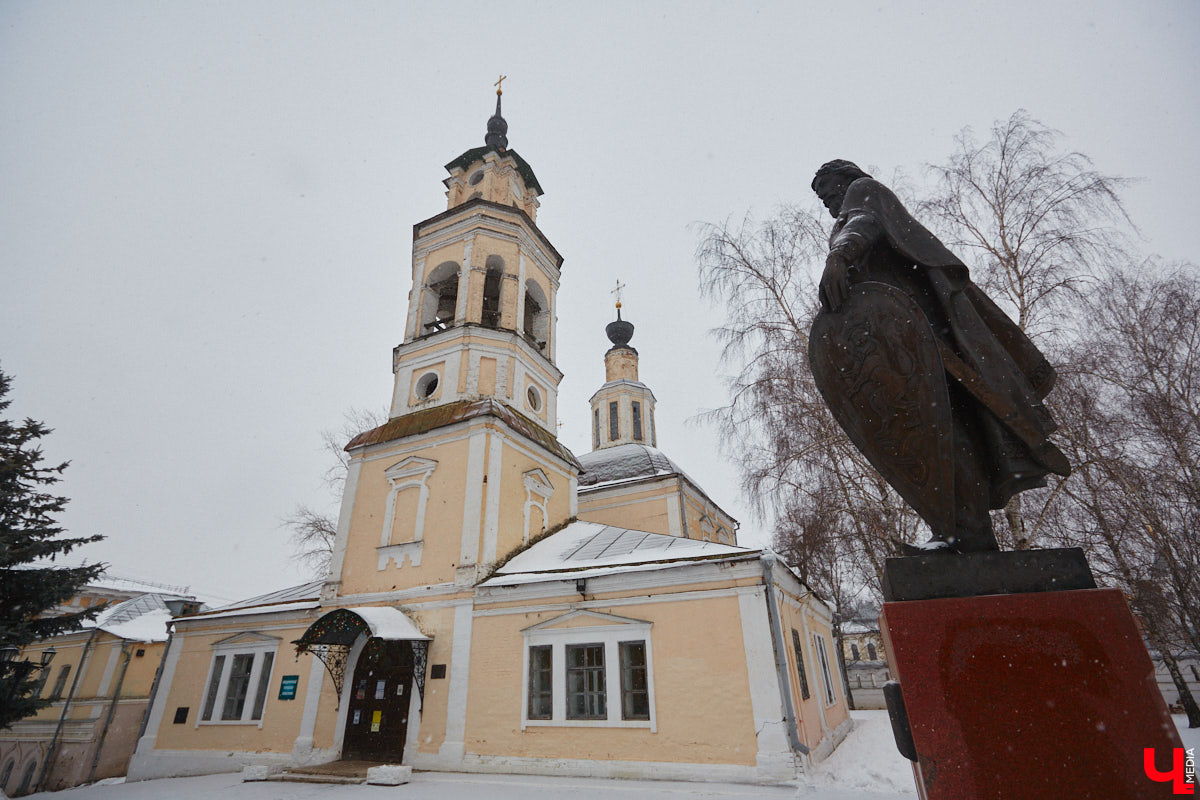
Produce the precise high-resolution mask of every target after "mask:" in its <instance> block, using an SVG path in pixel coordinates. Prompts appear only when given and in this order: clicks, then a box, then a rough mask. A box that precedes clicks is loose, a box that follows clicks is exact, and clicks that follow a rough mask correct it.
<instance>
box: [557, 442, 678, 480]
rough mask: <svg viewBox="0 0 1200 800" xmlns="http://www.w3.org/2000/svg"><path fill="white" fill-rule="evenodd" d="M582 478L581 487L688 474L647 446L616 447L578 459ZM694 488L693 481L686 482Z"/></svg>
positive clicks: (580, 477) (661, 452)
mask: <svg viewBox="0 0 1200 800" xmlns="http://www.w3.org/2000/svg"><path fill="white" fill-rule="evenodd" d="M578 458H579V463H580V465H582V467H583V470H584V472H583V474H581V475H580V476H579V485H580V487H584V486H599V485H602V484H608V483H615V482H617V481H625V480H631V479H634V478H653V477H656V476H660V475H683V476H684V477H685V478H687V474H686V473H685V472H684V471H683V469H682V468H680V466H679V465H678V464H676V463H675V462H674V461H672V460H671V459H669V458H667V454H666V453H664V452H663V451H661V450H659V449H658V448H656V447H651V446H650V445H647V444H619V445H617V446H616V447H606V448H604V449H603V450H593V451H592V452H590V453H584V454H582V455H580V456H578ZM688 481H690V482H691V483H692V484H693V485H695V483H696V482H695V481H693V480H692V479H691V478H688Z"/></svg>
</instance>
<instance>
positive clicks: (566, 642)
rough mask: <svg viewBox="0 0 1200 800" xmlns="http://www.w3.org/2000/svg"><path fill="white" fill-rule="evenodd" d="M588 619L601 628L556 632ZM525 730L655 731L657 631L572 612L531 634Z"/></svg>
mask: <svg viewBox="0 0 1200 800" xmlns="http://www.w3.org/2000/svg"><path fill="white" fill-rule="evenodd" d="M581 616H582V617H584V618H585V620H586V621H587V622H592V623H594V624H590V625H585V626H583V627H568V628H562V627H556V626H557V625H559V624H560V623H563V622H565V621H567V620H569V619H576V618H578V617H581ZM522 633H523V634H524V636H525V681H524V688H525V696H524V698H523V704H522V705H523V713H522V720H521V727H522V728H524V727H529V726H539V725H557V726H564V727H567V726H579V727H625V728H650V729H651V730H656V721H655V715H654V676H653V658H652V654H651V647H650V623H649V622H645V621H643V620H635V619H629V618H626V617H618V616H614V615H612V614H602V613H599V612H595V611H573V612H569V613H567V614H564V615H562V616H560V617H556V618H554V619H552V620H547V621H546V622H543V623H540V624H538V625H534V626H532V627H531V628H526V629H525V630H524V631H523V632H522Z"/></svg>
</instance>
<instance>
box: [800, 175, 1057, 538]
mask: <svg viewBox="0 0 1200 800" xmlns="http://www.w3.org/2000/svg"><path fill="white" fill-rule="evenodd" d="M812 188H813V190H814V191H815V192H816V193H817V195H818V196H819V197H820V198H821V200H822V201H823V202H824V204H825V207H826V208H828V209H829V213H830V214H832V215H833V216H834V217H835V218H836V220H837V221H836V222H835V223H834V226H833V231H832V233H831V235H830V239H829V255H828V257H827V259H826V262H825V272H824V274H823V275H822V276H821V287H820V295H821V304H822V307H823V310H822V312H821V314H820V315H819V316H818V323H817V324H815V325H814V332H815V331H816V330H817V328H818V325H820V324H821V316H825V317H826V318H827V319H829V320H837V319H839V315H844V316H845V317H846V318H849V317H850V316H852V314H851V312H852V311H857V312H858V313H859V315H860V317H861V316H862V315H864V314H865V315H867V316H868V321H867V322H866V323H862V324H859V325H858V328H857V329H856V330H858V331H859V333H858V334H856V335H858V336H859V338H860V339H861V338H863V337H867V338H869V337H870V336H871V335H878V334H872V333H870V332H871V331H877V330H882V329H884V328H885V327H886V326H885V325H882V324H881V325H872V324H870V320H869V315H870V314H872V313H876V312H874V311H872V309H873V308H874V307H873V306H872V305H871V300H870V298H871V294H870V293H871V287H876V288H877V289H878V293H879V294H881V295H882V294H891V295H892V296H895V293H894V292H892V291H891V290H889V289H887V288H885V287H879V286H878V284H886V285H887V286H889V287H892V288H893V289H898V290H899V291H900V292H902V293H903V295H906V296H907V297H908V298H909V299H910V300H911V301H912V303H911V304H910V307H911V305H914V304H915V307H916V308H918V309H919V310H920V311H919V313H917V312H914V314H913V316H920V317H923V318H924V321H925V322H927V323H928V331H929V332H930V333H927V334H923V335H924V336H925V337H926V338H925V339H920V340H913V341H914V342H918V341H919V342H922V344H919V347H920V348H922V349H924V350H926V351H928V352H929V353H930V354H934V355H930V357H929V359H926V360H925V361H923V362H922V363H924V364H927V365H928V364H932V365H934V366H933V367H932V368H929V369H927V371H928V372H930V373H937V374H930V375H927V376H925V377H926V378H927V379H928V380H929V381H935V382H944V388H940V387H941V385H942V384H940V383H939V391H941V392H942V393H943V395H942V396H945V395H947V394H948V399H949V412H950V413H949V415H948V417H947V422H948V425H947V429H944V430H929V431H925V432H923V435H925V436H927V437H946V436H949V437H950V440H951V441H950V442H949V446H948V448H947V449H945V450H943V452H944V453H947V454H949V458H950V459H951V460H952V461H953V470H952V471H953V489H952V492H949V491H943V492H942V494H952V497H948V496H943V497H938V496H936V495H937V494H938V491H939V490H938V489H937V487H931V486H926V487H924V488H922V487H920V486H918V487H917V489H915V490H914V489H913V488H912V487H908V492H907V493H906V492H905V491H901V495H902V496H904V497H905V499H906V500H908V501H909V502H910V503H911V504H912V505H913V506H914V507H915V508H916V509H917V510H918V512H919V513H921V515H922V517H923V518H924V519H925V520H926V521H927V522H929V524H930V527H931V528H932V529H933V540H932V542H931V545H932V548H933V549H947V550H950V551H953V552H969V551H978V550H995V549H996V538H995V535H994V533H993V532H992V525H991V519H990V515H989V513H988V510H989V509H993V508H1002V507H1004V506H1005V505H1006V504H1007V503H1008V501H1009V499H1010V498H1011V497H1012V496H1013V495H1014V494H1016V493H1018V492H1022V491H1025V490H1027V489H1032V488H1035V487H1039V486H1045V485H1046V484H1045V477H1046V475H1047V473H1049V472H1054V473H1057V474H1059V475H1062V476H1066V475H1068V474H1069V473H1070V467H1069V465H1068V464H1067V461H1066V458H1065V457H1064V456H1063V454H1062V453H1061V452H1060V451H1059V450H1058V449H1057V448H1056V447H1055V446H1054V445H1053V444H1051V443H1050V442H1049V440H1048V437H1049V435H1050V434H1051V433H1052V432H1053V431H1054V429H1055V427H1056V426H1055V424H1054V421H1053V420H1052V419H1051V418H1050V415H1049V414H1048V413H1047V411H1046V408H1045V406H1044V405H1043V404H1042V398H1044V397H1045V396H1046V395H1047V394H1048V393H1049V392H1050V390H1051V388H1052V387H1053V385H1054V380H1055V373H1054V369H1053V368H1052V367H1051V366H1050V364H1049V363H1048V362H1047V361H1046V359H1045V357H1044V356H1043V355H1042V354H1041V353H1040V352H1039V351H1038V349H1037V348H1036V347H1035V346H1034V344H1033V343H1032V342H1031V341H1030V340H1029V338H1028V337H1027V336H1026V335H1025V334H1024V332H1022V331H1021V329H1020V328H1018V327H1017V326H1016V324H1014V323H1013V322H1012V320H1010V319H1009V318H1008V317H1007V316H1006V315H1005V314H1004V312H1003V311H1001V310H1000V309H999V308H998V307H997V306H996V304H995V303H993V302H992V301H991V299H989V298H988V297H987V296H986V295H985V294H984V293H983V292H982V291H981V290H980V289H979V288H978V287H977V286H976V285H975V284H974V283H972V282H971V279H970V277H969V275H968V271H967V268H966V266H964V265H963V263H962V261H960V260H959V259H958V258H957V257H956V256H955V255H954V254H953V253H951V252H950V251H949V250H948V249H946V247H945V245H943V244H942V243H941V242H940V241H939V240H938V239H937V237H936V236H934V235H933V234H932V233H930V232H929V231H928V230H927V229H926V228H925V227H924V226H922V225H921V224H920V223H919V222H917V221H916V220H915V219H913V217H912V215H910V214H909V213H908V211H907V210H906V209H905V208H904V206H903V204H901V202H900V201H899V200H898V199H897V198H896V195H895V194H893V193H892V192H891V190H889V189H888V188H887V187H885V186H884V185H883V184H881V183H879V182H878V181H876V180H874V179H873V178H872V177H871V176H870V175H867V174H866V173H865V172H863V171H862V170H861V169H859V168H858V167H857V166H856V165H854V164H852V163H850V162H849V161H841V160H837V161H830V162H829V163H827V164H825V165H824V166H822V167H821V168H820V170H818V171H817V174H816V177H815V178H814V179H813V182H812ZM900 300H902V301H903V298H900ZM903 302H905V303H907V302H908V301H903ZM856 304H857V307H856ZM863 331H867V333H865V334H864V333H862V332H863ZM876 344H879V343H876ZM886 344H887V345H888V348H890V349H888V348H880V347H874V348H873V350H872V352H873V353H875V354H876V355H875V358H876V360H879V359H883V360H885V361H886V360H887V359H889V358H890V359H891V360H892V361H893V362H894V361H897V360H901V361H905V366H906V367H908V368H910V369H911V367H910V365H909V363H908V362H909V359H908V358H907V354H904V353H903V351H902V350H897V349H896V346H897V345H896V343H895V342H890V343H886ZM902 347H912V348H916V347H918V345H917V344H904V345H902ZM843 349H845V348H844V347H843ZM887 353H892V355H891V356H888V355H887ZM880 354H882V355H880ZM939 359H940V360H939ZM813 360H814V373H816V372H817V371H818V369H817V368H818V366H819V364H818V361H819V360H820V358H819V353H816V352H814V355H813ZM939 364H940V366H941V369H938V368H937V365H939ZM892 366H896V365H894V364H893V365H892ZM886 373H887V369H883V370H875V371H874V372H873V373H871V374H872V375H880V374H886ZM819 377H820V376H818V378H819ZM865 380H867V381H869V380H871V378H870V377H868V378H866V379H865ZM860 382H861V381H860ZM902 386H903V384H898V383H893V384H892V385H891V386H890V387H888V388H887V391H890V392H892V393H893V394H904V390H903V388H902ZM898 387H900V388H898ZM822 392H823V393H825V396H826V399H827V400H828V401H829V402H830V405H831V406H833V407H834V413H835V416H838V419H839V422H842V424H843V427H846V428H847V431H848V432H851V436H852V438H854V434H853V431H851V427H852V426H853V423H854V419H853V417H854V415H858V418H859V419H860V420H865V421H866V422H867V423H872V422H874V423H878V422H879V420H878V419H877V418H878V417H880V416H886V415H887V414H888V413H889V412H888V411H887V410H886V409H884V410H881V409H879V408H878V405H879V404H878V403H876V404H863V403H861V402H858V403H857V404H856V405H854V406H853V407H852V406H851V404H850V403H848V402H844V403H843V407H842V408H841V409H839V408H837V407H836V405H837V400H838V399H837V398H833V397H830V393H829V392H828V391H827V390H826V388H825V387H822ZM900 399H903V398H900ZM863 405H872V406H874V407H867V408H863V407H862V406H863ZM839 412H840V413H839ZM846 415H850V416H849V417H847V416H846ZM871 415H875V418H871ZM848 421H849V422H850V423H851V424H849V425H848V424H847V423H848ZM886 422H887V421H886V420H884V422H883V423H880V424H886ZM906 424H907V425H908V426H909V427H910V428H911V427H912V425H911V422H906ZM877 428H878V425H877ZM863 438H869V437H865V436H863V435H860V436H859V439H863ZM859 439H856V441H855V443H856V444H857V445H858V446H859V448H860V449H862V450H863V451H864V452H865V453H866V454H867V456H868V458H870V459H871V460H872V463H874V464H875V465H876V467H877V468H879V469H880V472H881V473H882V474H883V475H884V476H885V477H887V478H888V480H889V482H891V483H892V485H893V486H897V483H898V482H897V481H895V480H893V479H892V478H891V477H889V469H888V467H890V466H892V465H889V464H881V463H877V460H882V461H886V460H887V459H889V458H891V459H893V460H895V456H894V455H887V454H886V453H885V454H883V455H880V454H879V452H876V453H875V454H874V456H873V454H872V452H870V448H871V446H872V443H870V442H867V443H865V444H864V442H862V441H859ZM892 452H894V451H892ZM946 474H947V475H949V474H950V470H949V469H947V471H946ZM897 488H898V489H899V488H900V487H899V486H897ZM946 488H947V489H948V487H946ZM922 491H924V492H925V496H924V497H917V495H918V494H919V493H920V492H922ZM914 498H916V499H917V500H918V501H920V502H914ZM951 504H952V506H953V507H951ZM937 508H941V509H944V511H945V513H941V512H939V511H937ZM928 509H934V511H932V512H930V511H928ZM950 520H953V521H952V522H951V521H950Z"/></svg>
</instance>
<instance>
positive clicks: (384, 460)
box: [341, 428, 469, 594]
mask: <svg viewBox="0 0 1200 800" xmlns="http://www.w3.org/2000/svg"><path fill="white" fill-rule="evenodd" d="M468 449H469V443H468V440H467V438H466V431H465V430H463V429H461V428H455V429H454V430H453V431H447V432H446V434H445V435H442V436H431V437H430V438H429V439H427V440H425V441H423V442H421V443H420V445H419V446H414V445H413V443H412V442H411V441H409V442H406V443H405V445H404V446H403V447H396V448H394V449H384V450H380V451H376V452H373V453H370V454H369V455H368V456H367V457H366V458H365V459H364V461H363V466H362V469H361V472H360V474H359V478H358V485H357V487H356V489H355V498H354V509H353V513H352V515H351V522H350V526H351V527H350V534H349V537H348V539H347V543H346V557H345V560H344V562H343V568H342V587H341V592H342V594H362V593H368V592H381V591H392V590H397V589H406V588H411V587H414V586H420V585H425V584H433V583H443V582H447V581H452V580H453V579H454V573H453V565H455V564H457V563H458V561H459V558H460V554H461V542H462V515H463V506H464V502H465V499H466V486H467V457H468ZM411 457H420V458H428V459H431V460H433V461H436V462H437V467H436V468H435V469H434V471H433V473H432V474H431V475H430V476H429V478H428V479H427V485H428V487H429V497H428V499H427V501H426V504H425V522H424V527H423V540H422V545H421V565H420V566H413V565H412V563H411V562H410V561H408V560H406V561H405V562H404V564H403V566H401V567H397V566H396V564H395V562H394V561H389V562H388V563H387V566H386V567H385V568H384V569H383V570H379V569H378V560H379V559H378V551H377V550H376V548H377V547H378V546H379V543H380V537H381V535H382V530H383V521H384V515H385V514H386V513H387V499H388V494H389V492H390V490H391V485H390V483H389V482H388V480H387V478H386V477H385V476H384V472H385V471H386V470H387V469H388V468H389V467H391V466H392V465H394V464H396V463H398V462H400V461H403V460H404V459H406V458H411ZM405 524H407V525H409V526H410V529H411V526H413V525H415V520H412V519H409V520H404V519H401V518H400V515H396V522H395V525H394V527H393V531H395V530H396V528H397V527H400V526H403V525H405ZM393 536H395V534H394V533H393ZM397 540H400V537H397ZM411 540H412V534H411V533H409V534H407V537H406V538H403V541H411Z"/></svg>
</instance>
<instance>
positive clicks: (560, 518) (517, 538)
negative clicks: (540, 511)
mask: <svg viewBox="0 0 1200 800" xmlns="http://www.w3.org/2000/svg"><path fill="white" fill-rule="evenodd" d="M502 441H503V444H501V446H502V447H503V448H504V450H503V454H502V456H501V462H500V475H499V476H496V477H494V476H491V475H489V476H488V480H489V481H491V480H496V479H497V477H498V478H499V480H500V508H499V516H498V523H499V524H498V528H497V537H496V553H495V557H496V558H497V559H499V558H502V557H504V556H505V555H506V554H508V553H510V552H512V551H513V550H514V549H516V548H518V547H521V546H522V545H524V544H525V543H526V540H525V497H526V489H525V485H524V476H525V473H527V472H529V471H530V470H534V469H540V470H541V471H542V472H543V473H544V474H545V475H546V477H547V478H548V479H549V480H550V483H551V485H552V486H553V487H554V493H553V494H552V495H550V497H549V499H548V500H547V501H546V513H547V519H546V527H547V528H552V527H554V526H555V525H559V524H561V523H563V522H566V520H567V518H568V517H569V516H570V514H571V496H570V495H571V492H570V478H569V477H568V476H567V475H565V474H564V473H563V472H562V468H561V467H560V466H558V465H557V464H556V460H554V459H551V458H550V457H549V456H548V455H547V456H546V457H545V458H540V457H534V455H531V454H540V452H541V451H540V450H539V449H537V448H535V447H532V446H529V447H514V446H513V445H512V443H511V440H507V439H504V440H502V439H500V438H499V437H493V438H492V439H491V443H490V446H493V447H494V446H496V445H497V443H500V442H502ZM533 499H534V500H535V501H536V500H538V498H537V497H536V496H534V497H533ZM533 519H536V515H534V516H533V517H531V522H530V528H531V530H530V531H529V538H533V537H535V536H537V535H538V534H539V533H541V532H542V529H541V528H540V527H537V528H534V527H533V521H532V520H533Z"/></svg>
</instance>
